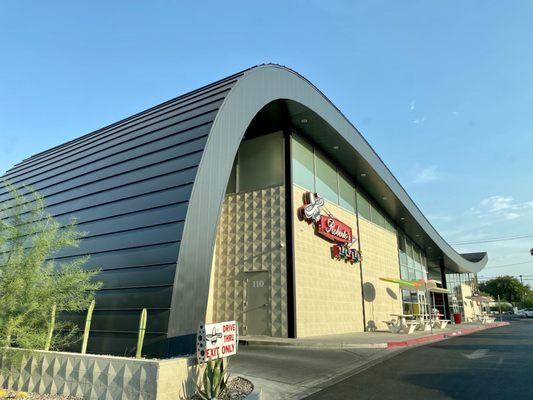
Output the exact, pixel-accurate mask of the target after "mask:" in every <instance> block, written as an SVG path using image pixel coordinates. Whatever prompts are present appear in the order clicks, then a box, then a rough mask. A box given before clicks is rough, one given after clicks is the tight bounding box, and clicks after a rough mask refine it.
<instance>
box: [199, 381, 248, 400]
mask: <svg viewBox="0 0 533 400" xmlns="http://www.w3.org/2000/svg"><path fill="white" fill-rule="evenodd" d="M253 390H254V385H253V384H252V382H250V381H249V380H248V379H244V378H241V377H240V376H237V377H235V378H231V379H230V380H229V382H228V386H227V387H226V390H224V392H222V394H221V395H220V396H219V397H218V400H242V399H245V398H246V396H248V395H249V394H250V393H252V391H253ZM200 399H201V397H200V396H198V395H196V394H195V395H194V396H193V397H191V400H200Z"/></svg>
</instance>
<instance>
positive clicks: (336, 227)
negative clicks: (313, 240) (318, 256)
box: [298, 192, 361, 264]
mask: <svg viewBox="0 0 533 400" xmlns="http://www.w3.org/2000/svg"><path fill="white" fill-rule="evenodd" d="M322 207H324V199H323V198H322V197H320V196H319V195H318V194H316V193H311V192H305V193H304V204H303V206H301V207H300V208H299V209H298V216H299V218H300V219H303V220H305V221H307V222H309V223H311V224H314V226H315V230H316V233H317V234H318V235H320V236H322V237H323V238H325V239H327V240H330V241H332V242H335V244H334V245H333V247H332V248H331V255H332V257H333V258H335V259H337V260H345V261H347V262H350V263H351V264H353V263H356V262H359V261H360V260H361V254H360V253H359V252H358V251H357V250H356V249H352V245H353V244H354V243H355V242H356V241H357V239H356V238H354V237H353V234H352V228H351V227H350V226H348V225H346V224H345V223H344V222H342V221H340V220H338V219H337V218H335V217H333V216H332V215H330V214H329V213H328V214H326V215H324V214H322Z"/></svg>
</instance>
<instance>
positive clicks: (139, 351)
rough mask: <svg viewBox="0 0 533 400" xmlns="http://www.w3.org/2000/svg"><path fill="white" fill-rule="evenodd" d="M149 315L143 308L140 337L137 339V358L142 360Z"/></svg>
mask: <svg viewBox="0 0 533 400" xmlns="http://www.w3.org/2000/svg"><path fill="white" fill-rule="evenodd" d="M147 314H148V313H147V311H146V308H143V310H142V311H141V320H140V321H139V336H138V337H137V351H136V352H135V358H141V354H142V350H143V344H144V333H145V332H146V318H147V316H148V315H147Z"/></svg>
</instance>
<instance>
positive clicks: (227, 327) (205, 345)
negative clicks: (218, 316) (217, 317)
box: [196, 321, 239, 364]
mask: <svg viewBox="0 0 533 400" xmlns="http://www.w3.org/2000/svg"><path fill="white" fill-rule="evenodd" d="M238 342H239V328H238V326H237V321H226V322H218V323H216V324H205V325H204V324H201V325H200V326H199V328H198V333H197V334H196V357H197V358H198V363H199V364H203V363H205V362H207V361H210V360H216V359H219V358H224V357H228V356H232V355H234V354H236V353H237V343H238Z"/></svg>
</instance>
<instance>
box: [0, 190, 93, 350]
mask: <svg viewBox="0 0 533 400" xmlns="http://www.w3.org/2000/svg"><path fill="white" fill-rule="evenodd" d="M6 188H7V189H8V191H9V194H10V198H9V199H8V200H6V201H4V202H2V204H1V205H0V345H1V346H5V347H9V346H13V347H22V348H27V349H44V348H52V349H59V348H62V347H64V346H68V345H69V344H71V343H72V342H73V341H74V340H76V332H77V327H76V326H74V325H72V324H68V323H66V322H64V321H63V322H56V321H55V312H54V313H53V314H54V318H53V324H52V323H51V322H52V320H51V311H52V310H54V307H55V310H56V311H57V313H60V312H63V311H70V312H72V311H83V310H86V309H87V307H88V306H89V304H90V303H91V301H92V299H93V297H94V292H95V290H97V289H98V288H100V286H101V284H100V283H99V282H95V281H94V277H95V275H96V274H97V273H98V271H96V270H92V271H89V270H84V269H83V265H84V264H85V263H86V262H87V260H88V258H87V257H78V258H74V259H72V260H69V261H64V262H62V263H61V264H59V263H56V262H55V261H54V260H53V259H51V258H52V257H53V255H54V254H55V253H57V252H58V251H60V250H61V249H64V248H68V247H77V246H78V245H79V243H80V240H81V239H82V237H83V236H84V234H83V233H82V232H79V231H77V230H76V222H75V220H72V221H70V223H69V224H67V225H66V226H62V225H61V224H60V223H59V222H57V221H56V220H55V219H54V218H53V217H52V216H51V215H50V214H48V213H46V212H45V209H44V200H43V198H42V196H40V195H39V194H38V193H37V192H35V191H32V190H31V189H29V188H24V192H25V193H26V194H22V190H21V189H16V188H15V187H14V186H12V185H10V184H7V183H6ZM51 328H52V329H51Z"/></svg>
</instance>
